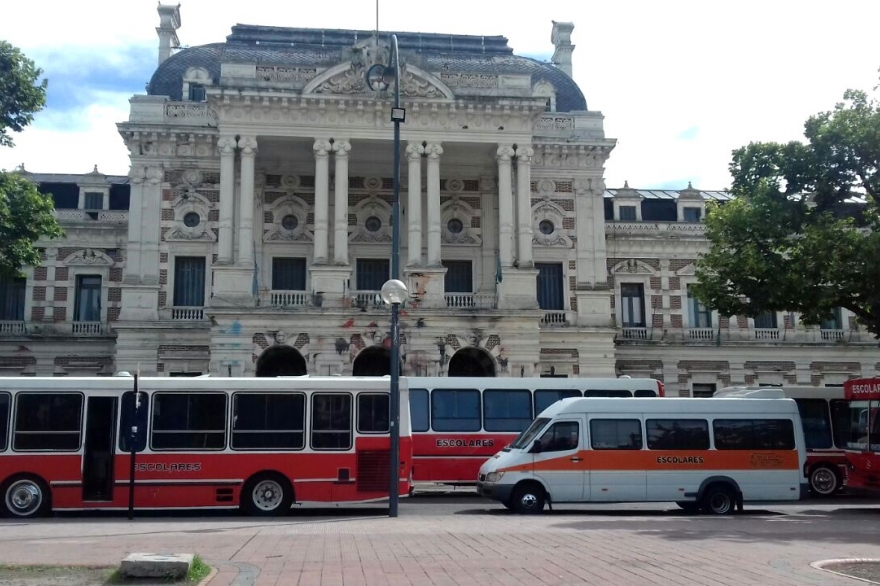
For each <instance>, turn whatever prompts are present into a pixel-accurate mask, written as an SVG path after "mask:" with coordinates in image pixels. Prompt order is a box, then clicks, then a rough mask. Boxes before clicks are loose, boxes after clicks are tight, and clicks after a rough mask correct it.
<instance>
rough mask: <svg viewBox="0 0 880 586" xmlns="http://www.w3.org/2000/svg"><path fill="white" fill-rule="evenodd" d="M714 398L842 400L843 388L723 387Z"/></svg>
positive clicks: (793, 386)
mask: <svg viewBox="0 0 880 586" xmlns="http://www.w3.org/2000/svg"><path fill="white" fill-rule="evenodd" d="M714 397H716V398H717V397H728V398H733V397H741V398H742V397H748V398H750V399H780V398H783V397H785V398H789V399H826V400H828V399H843V398H844V391H843V387H808V386H797V385H792V386H781V387H754V386H751V387H750V386H744V387H724V388H723V389H721V390H719V391H715V395H714Z"/></svg>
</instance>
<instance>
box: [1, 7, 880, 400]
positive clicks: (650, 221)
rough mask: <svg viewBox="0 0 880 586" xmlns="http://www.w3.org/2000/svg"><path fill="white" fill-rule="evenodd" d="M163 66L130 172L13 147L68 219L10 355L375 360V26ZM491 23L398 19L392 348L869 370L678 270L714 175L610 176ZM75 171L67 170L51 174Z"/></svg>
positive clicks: (794, 374) (21, 301) (386, 243)
mask: <svg viewBox="0 0 880 586" xmlns="http://www.w3.org/2000/svg"><path fill="white" fill-rule="evenodd" d="M159 14H160V27H159V28H158V29H157V31H158V33H159V38H160V43H159V65H158V68H157V70H156V72H155V73H154V75H153V77H152V79H151V80H150V83H149V84H148V86H147V93H146V95H135V96H133V97H132V99H131V114H130V117H129V119H128V120H127V121H126V122H122V123H120V124H119V125H118V126H119V132H120V134H121V136H122V138H123V140H124V142H125V145H126V146H127V147H128V149H129V152H130V158H131V170H130V173H129V176H128V177H115V176H104V175H102V174H100V173H98V172H97V169H96V170H95V172H93V173H92V174H88V175H82V176H57V175H38V174H32V177H33V179H34V180H35V181H37V182H39V183H40V185H41V189H42V190H43V191H46V192H51V193H53V194H54V195H55V199H56V208H58V209H57V214H58V218H59V220H60V221H61V223H62V224H63V226H64V227H65V229H66V231H67V235H66V237H65V238H64V239H62V240H59V241H53V242H45V243H40V245H41V246H42V247H43V248H44V250H45V254H44V255H43V258H44V261H43V266H41V267H37V268H34V269H29V270H28V271H27V279H26V281H23V282H18V283H5V284H3V288H2V291H0V294H2V295H3V298H2V300H0V301H2V303H0V309H2V310H3V315H0V318H2V320H3V321H0V369H2V372H3V373H5V374H25V375H35V374H39V375H51V374H56V375H65V374H66V375H71V374H83V373H88V374H95V373H97V374H110V373H112V372H113V371H114V370H129V371H134V370H136V369H140V372H141V373H142V374H156V373H158V374H166V375H179V374H189V375H192V374H200V373H211V374H212V375H218V376H229V375H232V376H242V375H243V376H252V375H273V374H301V373H306V372H308V373H312V374H343V375H349V374H353V373H354V374H381V373H386V372H387V371H388V349H387V347H388V334H389V332H388V329H389V311H388V309H387V308H386V307H383V306H382V304H381V303H380V302H379V301H378V298H377V292H378V289H379V288H380V287H381V285H382V284H383V283H384V282H385V281H386V280H387V279H388V278H389V265H390V261H389V257H390V248H391V231H392V226H391V197H392V188H393V181H392V179H391V177H392V165H391V161H392V156H393V152H392V147H393V143H392V123H391V120H390V105H391V99H390V96H389V95H388V94H387V93H382V92H378V93H377V92H375V91H372V90H370V89H368V87H367V85H366V75H365V74H366V70H367V69H368V68H369V67H370V66H371V65H373V64H374V63H387V62H388V46H387V35H380V36H379V38H378V39H377V38H376V37H375V36H374V34H373V33H371V32H369V31H348V30H311V29H291V28H279V27H261V26H245V25H236V26H235V27H233V29H232V33H231V34H230V35H229V36H228V37H227V39H226V41H225V42H222V43H215V44H209V45H204V46H200V47H192V48H186V49H180V48H179V47H178V46H179V42H178V39H177V30H178V28H179V26H180V13H179V7H178V6H162V5H160V6H159ZM573 28H574V27H573V25H572V24H570V23H556V22H554V23H553V27H552V35H551V41H552V43H553V45H554V47H555V52H554V56H553V59H552V62H551V63H542V62H538V61H535V60H533V59H529V58H525V57H520V56H517V55H515V54H514V53H513V50H512V49H511V48H510V47H509V46H508V43H507V40H506V39H505V38H503V37H477V36H463V35H441V34H419V33H398V38H399V43H400V50H401V58H402V63H403V74H402V79H401V88H402V101H403V106H404V107H405V108H406V122H405V124H403V125H402V139H403V145H402V153H401V155H402V165H401V166H402V184H401V185H402V190H401V208H402V209H401V211H402V214H401V226H400V229H401V242H402V253H401V259H402V262H401V266H402V267H403V271H402V272H403V275H402V278H403V280H404V281H405V282H406V283H407V285H408V288H409V290H410V292H411V299H410V301H409V302H408V303H407V305H406V307H405V308H404V310H403V312H402V352H403V360H404V362H403V368H404V372H405V373H406V374H408V375H415V376H418V375H441V376H442V375H462V374H483V375H495V376H527V377H528V376H538V375H552V376H614V375H615V374H616V375H622V374H627V375H631V376H654V377H657V378H660V379H662V380H664V381H665V382H666V384H667V388H668V389H669V390H670V391H671V393H672V394H675V393H676V392H682V393H683V394H690V393H692V392H694V393H697V394H700V393H705V392H709V390H711V385H724V384H728V383H744V382H745V383H752V382H759V383H771V384H772V383H781V382H790V383H794V382H797V383H800V384H816V385H823V384H839V383H841V382H842V381H843V380H845V379H846V378H848V377H850V376H856V375H864V376H867V375H870V374H873V373H874V372H876V371H877V368H878V366H880V365H878V364H877V360H878V354H877V351H876V342H875V341H874V340H873V339H872V338H871V337H870V336H868V335H867V334H866V333H865V332H863V331H860V330H859V328H858V327H857V326H856V324H855V323H854V320H852V319H851V318H849V316H847V315H845V314H842V315H840V316H838V318H837V320H836V322H835V323H829V324H826V326H827V327H823V328H813V329H811V328H805V327H803V326H802V325H801V324H799V323H798V321H797V318H796V316H790V315H781V314H780V315H773V316H769V315H768V316H764V317H762V318H760V319H758V320H757V321H756V320H752V319H746V318H743V317H734V318H724V317H719V316H717V315H715V314H714V313H713V312H711V311H707V310H706V309H705V308H703V307H701V306H700V305H699V304H698V303H697V302H696V301H695V300H694V299H692V298H691V297H690V296H689V295H688V285H689V284H690V283H692V282H694V276H693V263H694V260H695V259H696V258H697V256H698V255H699V253H700V251H702V250H705V248H706V244H707V243H706V240H705V238H704V237H703V225H702V224H701V223H700V220H701V218H702V216H703V215H704V209H705V202H706V201H707V200H711V199H726V198H727V197H728V196H727V195H726V194H725V193H724V192H705V191H698V190H696V189H692V188H691V187H690V186H689V187H688V188H687V189H684V190H682V191H644V190H634V189H630V188H629V187H628V186H625V187H624V188H623V189H616V190H615V189H610V190H609V189H606V188H605V185H604V181H603V173H604V163H605V161H606V160H607V158H608V157H609V155H610V154H611V152H612V149H613V148H614V145H615V141H614V140H613V139H609V138H606V137H605V134H604V131H603V116H602V114H601V113H599V112H596V111H592V110H589V109H588V107H587V103H586V100H585V99H584V96H583V94H582V92H581V90H580V89H579V88H578V86H577V84H576V83H575V82H574V81H573V80H572V79H571V77H570V75H571V58H572V52H573V49H574V46H573V45H572V43H571V33H572V29H573ZM65 194H66V195H65Z"/></svg>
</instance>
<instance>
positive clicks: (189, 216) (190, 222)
mask: <svg viewBox="0 0 880 586" xmlns="http://www.w3.org/2000/svg"><path fill="white" fill-rule="evenodd" d="M201 223H202V216H200V215H199V214H198V212H187V213H186V214H185V215H184V216H183V225H184V226H186V227H187V228H195V227H196V226H198V225H199V224H201Z"/></svg>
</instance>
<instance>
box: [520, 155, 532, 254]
mask: <svg viewBox="0 0 880 586" xmlns="http://www.w3.org/2000/svg"><path fill="white" fill-rule="evenodd" d="M533 154H535V151H533V150H532V149H531V147H519V148H518V149H516V157H517V162H516V165H517V166H516V217H517V220H518V224H519V227H518V230H517V232H518V239H519V240H518V241H519V250H518V258H519V267H520V268H523V269H524V268H529V267H531V266H533V265H534V264H535V263H534V262H533V261H532V155H533Z"/></svg>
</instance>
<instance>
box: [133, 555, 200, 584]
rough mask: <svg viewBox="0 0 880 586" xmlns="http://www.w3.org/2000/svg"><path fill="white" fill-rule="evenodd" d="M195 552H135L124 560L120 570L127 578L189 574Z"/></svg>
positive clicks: (171, 576) (172, 577)
mask: <svg viewBox="0 0 880 586" xmlns="http://www.w3.org/2000/svg"><path fill="white" fill-rule="evenodd" d="M192 563H193V554H191V553H176V554H167V555H166V554H158V553H133V554H130V555H129V556H128V557H126V558H125V559H124V560H122V565H121V566H120V568H119V570H120V572H121V573H122V575H123V576H125V577H126V578H171V579H180V578H183V577H185V576H186V575H187V573H188V572H189V569H190V567H191V566H192Z"/></svg>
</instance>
